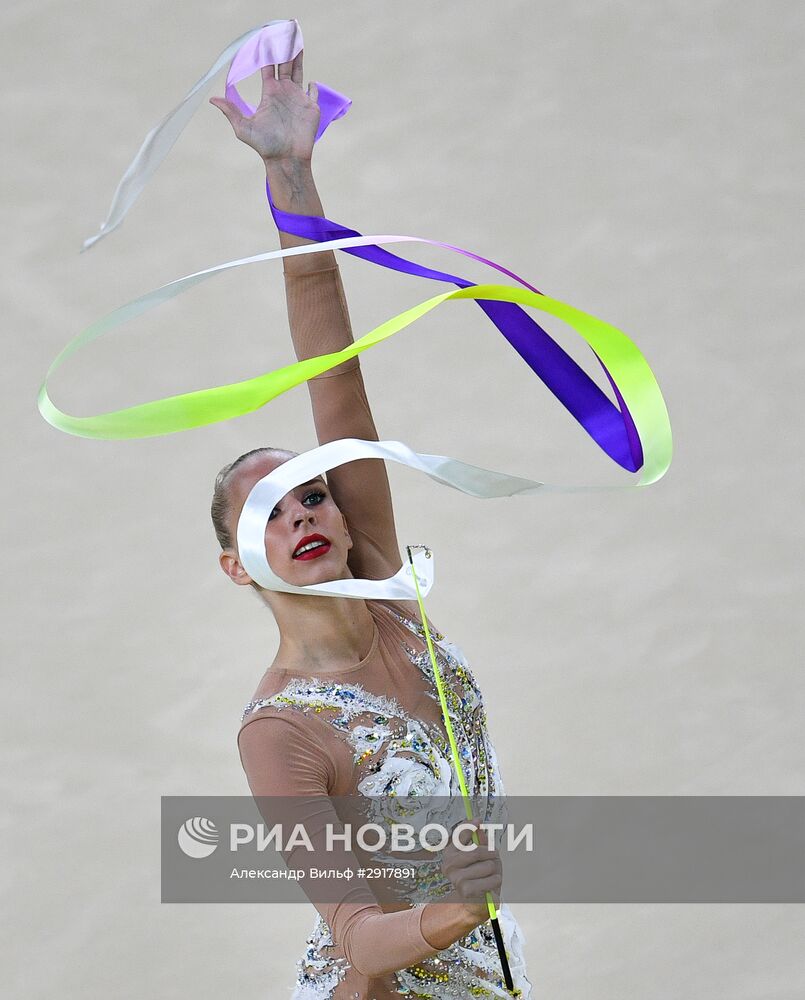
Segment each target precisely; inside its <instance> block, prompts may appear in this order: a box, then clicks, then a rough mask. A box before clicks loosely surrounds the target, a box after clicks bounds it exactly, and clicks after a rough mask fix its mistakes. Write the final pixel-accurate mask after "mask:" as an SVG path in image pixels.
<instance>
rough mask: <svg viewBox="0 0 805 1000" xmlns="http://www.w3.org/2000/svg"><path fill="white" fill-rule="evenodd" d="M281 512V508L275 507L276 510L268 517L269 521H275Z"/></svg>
mask: <svg viewBox="0 0 805 1000" xmlns="http://www.w3.org/2000/svg"><path fill="white" fill-rule="evenodd" d="M279 512H280V509H279V507H275V508H274V509H273V510H272V511H271V513H270V514H269V515H268V519H269V521H273V520H274V518H275V517H276V516H277V514H279Z"/></svg>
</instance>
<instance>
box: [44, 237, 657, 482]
mask: <svg viewBox="0 0 805 1000" xmlns="http://www.w3.org/2000/svg"><path fill="white" fill-rule="evenodd" d="M402 241H406V242H407V241H411V242H419V241H418V240H417V238H416V237H398V236H364V237H357V238H355V237H353V238H349V239H341V240H332V241H329V242H327V243H320V244H317V245H315V246H305V247H295V248H293V249H291V250H279V251H270V252H268V253H264V254H258V255H255V256H253V257H248V258H243V259H241V260H237V261H230V262H227V263H225V264H220V265H218V266H216V267H213V268H209V269H207V270H205V271H199V272H196V273H195V274H191V275H188V276H186V277H184V278H179V279H177V280H176V281H172V282H169V283H168V284H166V285H163V286H161V287H160V288H158V289H156V290H154V291H152V292H149V293H148V294H147V295H144V296H142V297H140V298H139V299H135V300H134V301H132V302H130V303H127V304H126V305H124V306H121V307H120V308H118V309H116V310H114V311H113V312H111V313H109V314H107V315H106V316H105V317H103V318H102V319H100V320H98V321H97V322H96V323H94V324H93V325H92V326H90V327H88V328H87V329H86V330H84V331H83V332H82V333H80V334H79V335H78V336H77V337H76V338H75V339H74V340H72V341H71V342H70V343H69V344H68V345H67V347H65V349H64V350H63V351H62V352H61V354H59V356H58V357H57V358H56V360H55V361H54V362H53V364H52V365H51V367H50V369H49V370H48V373H47V375H46V377H45V381H44V383H43V385H42V387H41V389H40V391H39V397H38V405H39V410H40V412H41V414H42V416H43V417H44V418H45V420H47V421H48V422H49V423H50V424H52V425H53V426H54V427H56V428H58V429H59V430H62V431H65V432H67V433H68V434H74V435H76V436H79V437H87V438H102V439H111V440H123V439H130V438H144V437H153V436H157V435H162V434H171V433H174V432H176V431H183V430H189V429H191V428H194V427H203V426H205V425H207V424H212V423H216V422H218V421H222V420H229V419H231V418H232V417H237V416H241V415H242V414H245V413H251V412H253V411H254V410H257V409H259V408H260V407H262V406H265V404H266V403H268V402H269V401H270V400H272V399H275V398H276V397H277V396H279V395H281V394H282V393H284V392H287V391H288V390H289V389H292V388H293V387H294V386H297V385H300V384H301V383H302V382H305V381H307V380H308V379H310V378H313V377H314V376H316V375H320V374H321V373H323V372H326V371H328V370H329V369H331V368H334V367H335V366H336V365H339V364H341V363H342V362H343V361H347V360H348V359H350V358H353V357H355V356H357V355H359V354H362V353H363V352H364V351H366V350H368V349H369V348H371V347H375V346H377V345H378V344H380V343H382V342H383V341H384V340H387V339H388V338H389V337H391V336H393V335H394V334H396V333H399V332H400V331H402V330H404V329H406V328H407V327H409V326H410V325H411V324H412V323H414V322H416V320H418V319H419V318H420V317H422V316H424V315H426V314H427V313H429V312H431V311H432V310H434V309H436V308H438V307H440V306H443V305H444V304H446V303H448V302H453V301H457V300H461V299H485V300H494V301H499V302H512V303H517V304H518V305H521V306H527V307H531V308H534V309H538V310H540V311H541V312H543V313H548V314H549V315H552V316H555V317H557V318H558V319H561V320H563V321H564V322H565V323H567V324H568V325H569V326H570V327H571V328H572V329H573V330H575V331H576V333H578V334H579V336H580V337H582V338H583V339H584V340H585V341H586V342H587V343H588V344H589V345H590V347H592V349H593V350H594V351H595V352H596V354H597V355H598V357H599V358H600V359H601V361H602V362H603V364H604V365H606V367H607V369H608V370H609V372H610V373H611V375H612V377H613V379H614V380H615V381H616V383H617V385H618V388H619V390H620V392H621V394H622V396H623V399H624V400H625V402H626V404H627V405H628V407H629V410H630V412H631V414H632V417H633V419H634V423H635V426H636V428H637V430H638V433H639V435H640V440H641V442H642V445H643V452H644V464H643V468H642V470H641V471H640V476H639V479H638V481H637V482H633V483H632V484H630V485H635V486H647V485H649V484H650V483H653V482H656V481H657V480H658V479H660V478H661V477H662V476H663V475H664V473H665V471H666V470H667V468H668V466H669V464H670V461H671V455H672V442H671V427H670V422H669V419H668V412H667V409H666V407H665V402H664V400H663V397H662V394H661V392H660V389H659V386H658V385H657V381H656V379H655V378H654V375H653V373H652V371H651V369H650V368H649V366H648V363H647V362H646V360H645V358H644V357H643V355H642V354H641V353H640V351H639V350H638V348H637V347H636V346H635V344H634V343H633V342H632V341H631V340H630V339H629V338H628V337H627V336H626V334H624V333H623V332H621V331H620V330H618V329H617V327H614V326H612V325H611V324H609V323H606V322H604V321H603V320H601V319H598V318H596V317H595V316H591V315H590V314H589V313H585V312H583V311H582V310H580V309H576V308H575V307H574V306H571V305H568V304H567V303H565V302H560V301H559V300H558V299H553V298H550V297H548V296H546V295H541V294H539V293H537V292H533V291H529V290H528V289H525V288H515V287H509V286H507V285H473V286H472V287H470V288H462V289H457V290H455V291H449V292H444V293H442V294H440V295H434V296H433V297H432V298H429V299H426V300H425V301H423V302H420V303H419V304H418V305H415V306H412V307H411V308H410V309H406V310H404V311H403V312H401V313H399V314H398V315H396V316H393V317H392V318H391V319H388V320H386V321H385V322H384V323H381V324H380V325H379V326H377V327H375V328H374V329H373V330H370V331H369V332H368V333H366V334H364V336H362V337H360V338H359V339H358V340H356V341H355V342H354V343H352V344H350V345H349V346H348V347H345V348H344V349H343V350H341V351H337V352H335V353H333V354H324V355H321V356H319V357H316V358H309V359H307V360H304V361H298V362H295V363H294V364H290V365H286V366H285V367H282V368H278V369H276V370H274V371H270V372H266V373H265V374H263V375H258V376H256V377H255V378H250V379H246V380H244V381H241V382H234V383H231V384H229V385H221V386H216V387H214V388H209V389H199V390H196V391H194V392H187V393H182V394H180V395H176V396H169V397H166V398H164V399H159V400H154V401H152V402H148V403H141V404H139V405H136V406H130V407H127V408H125V409H122V410H115V411H112V412H109V413H101V414H97V415H95V416H86V417H77V416H71V415H70V414H67V413H64V412H63V411H62V410H60V409H59V408H58V407H57V406H56V405H55V404H54V403H53V401H52V400H51V398H50V394H49V392H48V384H49V380H50V378H51V377H52V375H53V374H54V372H55V371H56V370H57V369H58V368H59V367H60V366H61V365H62V364H63V363H64V362H65V361H66V360H67V359H68V358H69V357H70V356H71V355H72V354H74V353H75V352H76V351H77V350H79V349H80V348H81V347H84V346H86V345H87V344H89V343H90V342H91V341H93V340H95V339H97V338H98V337H100V336H102V335H104V334H107V333H109V332H111V331H112V330H114V329H115V328H117V327H119V326H120V325H121V324H123V323H125V322H129V321H131V320H132V319H135V318H136V317H138V316H140V315H142V314H143V313H145V312H147V311H148V310H150V309H152V308H154V307H155V306H157V305H159V304H161V303H162V302H165V301H167V300H169V299H171V298H174V297H175V296H176V295H178V294H179V293H180V292H183V291H186V290H187V289H188V288H190V287H192V286H193V285H196V284H199V283H200V282H202V281H205V280H207V279H208V278H210V277H212V276H213V275H214V274H217V273H220V272H222V271H224V270H229V269H231V268H233V267H238V266H241V265H244V264H249V263H257V262H260V261H263V260H269V259H276V258H278V257H285V256H291V255H294V254H299V253H317V252H318V253H321V252H323V251H325V250H330V249H339V248H341V247H345V246H355V245H366V244H369V243H372V244H380V243H392V242H402ZM423 242H424V241H423ZM616 488H617V487H616Z"/></svg>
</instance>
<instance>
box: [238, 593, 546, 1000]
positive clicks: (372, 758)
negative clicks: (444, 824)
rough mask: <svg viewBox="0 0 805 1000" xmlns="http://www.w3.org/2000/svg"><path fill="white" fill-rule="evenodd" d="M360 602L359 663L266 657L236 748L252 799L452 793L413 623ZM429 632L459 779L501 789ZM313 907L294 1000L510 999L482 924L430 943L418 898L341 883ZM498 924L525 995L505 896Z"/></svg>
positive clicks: (449, 651) (420, 633) (468, 698)
mask: <svg viewBox="0 0 805 1000" xmlns="http://www.w3.org/2000/svg"><path fill="white" fill-rule="evenodd" d="M367 607H368V608H369V610H370V613H371V615H372V618H373V620H374V623H375V632H374V638H373V642H372V646H371V649H370V651H369V653H368V654H367V656H366V657H365V658H364V659H363V660H361V662H360V663H359V664H357V665H356V666H353V667H351V668H348V669H345V670H341V671H338V672H336V673H331V672H327V673H325V674H323V675H319V676H316V675H313V674H304V673H302V674H300V673H299V672H298V671H294V672H293V673H290V672H288V671H285V670H276V669H275V668H274V667H272V668H271V669H270V670H269V671H268V672H267V674H266V676H265V678H264V679H263V682H262V683H261V686H260V689H259V691H258V694H257V696H256V697H255V699H254V700H253V701H251V702H250V703H249V704H248V705H247V706H246V709H245V711H244V714H243V720H242V726H241V729H240V733H239V737H238V744H239V748H240V753H241V760H242V762H243V767H244V770H245V771H246V775H247V777H248V779H249V784H250V787H251V789H252V793H253V794H254V795H255V796H260V795H265V796H269V795H286V796H287V795H300V794H312V795H317V794H318V795H328V796H347V795H353V796H354V795H357V796H367V797H372V796H376V797H379V798H378V800H377V801H378V802H383V801H389V800H388V798H387V797H389V796H394V795H398V796H406V795H408V796H413V795H423V796H431V795H459V794H460V787H459V783H458V777H457V775H456V773H455V769H454V767H453V764H452V758H451V753H450V747H449V743H448V740H447V736H446V733H445V729H444V722H443V719H442V716H441V707H440V703H439V697H438V691H437V689H436V684H435V680H434V676H433V668H432V665H431V663H430V658H429V655H428V652H427V649H426V645H425V641H424V630H423V628H422V625H421V624H420V623H419V622H418V621H415V620H413V619H412V618H410V617H407V616H406V612H405V610H404V608H403V607H402V606H400V605H396V604H395V603H394V602H385V601H382V602H381V601H370V602H367ZM432 636H433V638H434V639H435V645H434V649H435V651H436V653H437V657H438V663H439V668H440V672H441V675H442V680H443V684H444V688H445V694H446V698H447V703H448V706H449V711H450V718H451V723H452V726H453V730H454V735H455V739H456V743H457V746H458V750H459V756H460V759H461V762H462V769H463V771H464V776H465V781H466V784H467V788H468V789H469V791H470V794H471V795H474V796H490V797H491V796H500V795H502V794H503V785H502V782H501V778H500V773H499V769H498V763H497V758H496V755H495V751H494V747H493V745H492V742H491V740H490V738H489V735H488V732H487V723H486V714H485V711H484V706H483V700H482V698H481V693H480V691H479V689H478V686H477V684H476V682H475V679H474V678H473V676H472V673H471V671H470V669H469V666H468V664H467V661H466V659H465V657H464V655H463V654H462V652H461V651H460V649H459V648H458V647H457V646H455V645H454V644H453V643H450V642H449V641H448V640H447V639H445V637H444V636H442V635H441V634H440V633H438V632H436V633H435V634H434V631H433V629H432ZM391 801H394V800H393V799H391ZM431 888H432V887H431ZM445 888H446V889H447V888H449V883H447V884H446V886H445ZM430 898H431V899H432V898H434V896H433V895H431V896H430ZM316 907H317V910H318V913H317V916H316V920H315V924H314V926H313V930H312V932H311V934H310V936H309V937H308V939H307V942H306V950H305V954H304V956H303V957H302V958H301V959H299V961H298V963H297V970H298V974H297V981H296V987H295V990H294V992H293V995H292V1000H391V998H395V997H400V996H405V997H409V998H416V997H422V998H424V997H427V998H431V1000H447V998H458V997H461V998H467V997H510V994H509V993H508V991H507V990H506V989H505V986H504V983H503V979H502V975H501V971H500V960H499V957H498V954H497V949H496V946H495V941H494V936H493V933H492V928H491V925H490V924H489V923H488V922H486V923H484V924H482V925H480V926H479V927H477V928H475V929H474V930H473V931H472V932H471V933H469V934H468V935H466V936H465V937H463V938H461V939H460V940H458V941H456V942H454V943H453V944H452V945H450V947H448V948H446V949H444V950H442V951H437V950H436V949H434V948H433V947H432V946H431V945H430V944H429V942H428V941H427V940H426V939H425V937H424V936H423V934H422V931H421V929H420V920H421V915H422V907H421V906H417V905H415V904H414V905H411V904H409V906H408V908H406V909H403V910H396V911H391V912H390V911H384V910H383V909H382V908H381V907H380V906H379V905H378V903H377V902H375V901H373V900H371V901H370V900H367V899H366V898H365V897H362V896H361V894H360V893H357V892H350V891H348V890H347V891H345V895H344V898H343V900H342V901H341V902H339V903H336V904H321V903H317V904H316ZM499 920H500V925H501V930H502V932H503V937H504V940H505V941H506V947H507V951H508V955H509V962H510V966H511V971H512V975H513V977H514V983H515V986H516V987H517V989H518V990H519V991H520V993H519V996H520V997H521V1000H527V998H530V997H531V995H532V994H531V985H530V983H529V981H528V979H527V978H526V970H525V961H524V957H523V936H522V933H521V931H520V929H519V927H518V925H517V922H516V921H515V919H514V918H513V916H512V915H511V912H510V910H509V908H508V906H506V905H505V904H504V905H502V906H501V907H500V909H499Z"/></svg>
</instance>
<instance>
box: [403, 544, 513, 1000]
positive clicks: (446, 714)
mask: <svg viewBox="0 0 805 1000" xmlns="http://www.w3.org/2000/svg"><path fill="white" fill-rule="evenodd" d="M415 548H419V549H421V548H424V549H425V558H426V559H430V558H431V557H432V553H431V551H430V549H428V548H427V547H425V546H421V545H408V546H406V552H407V553H408V564H409V567H410V573H411V576H412V577H413V581H414V589H415V591H416V599H417V604H418V605H419V614H420V616H421V618H422V627H423V628H424V630H425V643H426V645H427V647H428V655H429V656H430V663H431V666H432V667H433V677H434V680H435V681H436V690H437V691H438V693H439V704H440V706H441V709H442V719H443V720H444V725H445V729H446V730H447V739H448V741H449V742H450V753H451V755H452V757H453V767H454V769H455V772H456V775H457V776H458V783H459V787H460V788H461V798H462V799H463V801H464V812H465V813H466V815H467V819H468V820H472V807H471V805H470V793H469V791H468V790H467V782H466V779H465V778H464V768H463V767H462V766H461V758H460V757H459V753H458V745H457V744H456V737H455V735H454V733H453V724H452V722H451V721H450V711H449V709H448V707H447V698H446V697H445V693H444V684H443V683H442V674H441V671H440V670H439V664H438V663H437V661H436V654H435V652H434V651H433V641H432V639H431V635H430V625H429V624H428V616H427V614H426V613H425V602H424V601H423V600H422V593H421V591H420V589H419V580H418V577H417V572H416V569H415V568H414V558H415V557H414V555H413V554H412V549H415ZM472 839H473V842H474V843H475V846H476V847H478V846H479V840H478V833H477V831H475V830H473V831H472ZM486 907H487V910H488V911H489V920H490V922H491V924H492V930H493V933H494V935H495V944H496V945H497V949H498V955H499V956H500V966H501V969H502V970H503V980H504V982H505V983H506V989H507V990H508V991H509V993H511V994H512V995H518V994H519V991H518V994H515V989H514V980H513V979H512V974H511V969H510V968H509V956H508V955H507V954H506V946H505V945H504V943H503V934H502V933H501V930H500V923H499V921H498V914H497V909H496V908H495V900H494V899H493V898H492V893H491V892H489V891H488V890H487V892H486Z"/></svg>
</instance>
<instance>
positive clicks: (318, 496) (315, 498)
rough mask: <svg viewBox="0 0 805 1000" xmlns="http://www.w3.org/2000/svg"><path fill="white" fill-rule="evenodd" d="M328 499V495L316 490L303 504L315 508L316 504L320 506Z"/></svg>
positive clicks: (308, 495) (309, 494)
mask: <svg viewBox="0 0 805 1000" xmlns="http://www.w3.org/2000/svg"><path fill="white" fill-rule="evenodd" d="M326 499H327V494H326V493H322V491H321V490H314V491H313V492H312V493H308V494H307V496H306V497H305V499H304V500H303V501H302V502H303V503H306V504H310V506H311V507H315V506H316V504H320V503H321V502H322V500H326Z"/></svg>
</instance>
